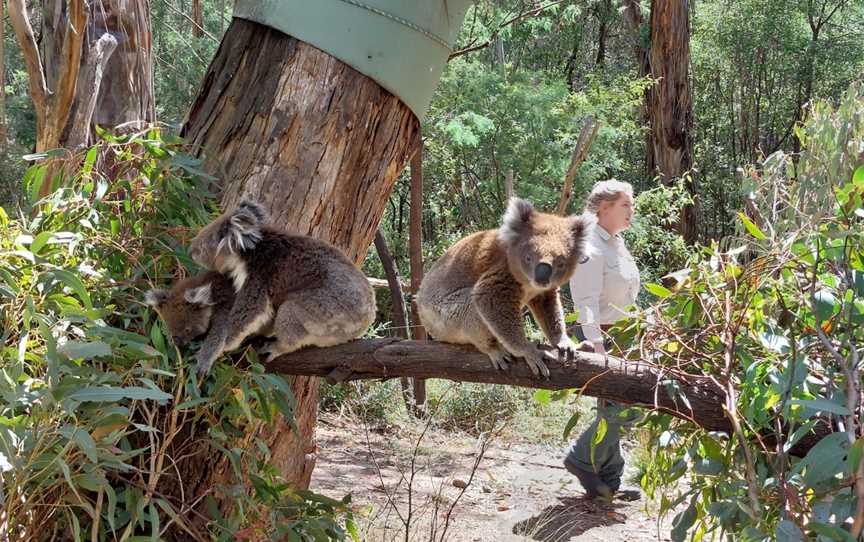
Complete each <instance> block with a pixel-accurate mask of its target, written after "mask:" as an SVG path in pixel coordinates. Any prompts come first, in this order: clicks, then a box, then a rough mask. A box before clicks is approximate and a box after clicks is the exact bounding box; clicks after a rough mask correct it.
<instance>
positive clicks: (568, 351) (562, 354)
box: [555, 337, 580, 361]
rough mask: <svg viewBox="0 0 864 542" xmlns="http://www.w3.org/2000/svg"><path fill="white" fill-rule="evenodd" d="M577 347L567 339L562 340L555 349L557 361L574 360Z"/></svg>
mask: <svg viewBox="0 0 864 542" xmlns="http://www.w3.org/2000/svg"><path fill="white" fill-rule="evenodd" d="M579 346H580V345H577V344H576V343H574V342H573V341H572V340H571V339H570V338H569V337H567V338H564V339H562V340H561V342H559V343H558V345H557V346H556V347H555V348H557V349H558V359H559V360H562V361H573V360H574V359H576V352H578V351H579Z"/></svg>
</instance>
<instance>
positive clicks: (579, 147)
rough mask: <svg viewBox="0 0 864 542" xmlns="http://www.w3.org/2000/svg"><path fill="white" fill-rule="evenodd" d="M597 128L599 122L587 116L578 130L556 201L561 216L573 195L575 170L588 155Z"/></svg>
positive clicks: (598, 127)
mask: <svg viewBox="0 0 864 542" xmlns="http://www.w3.org/2000/svg"><path fill="white" fill-rule="evenodd" d="M599 130H600V123H599V122H598V121H596V120H594V119H593V118H590V117H589V118H588V120H586V121H585V125H584V126H582V130H581V131H580V132H579V140H578V141H577V142H576V148H574V149H573V156H572V157H571V158H570V167H568V168H567V174H566V175H564V186H563V187H562V188H561V199H560V200H559V201H558V210H557V213H558V214H559V215H561V216H563V215H564V214H565V213H566V212H567V204H569V203H570V199H571V198H572V197H573V179H574V178H576V171H578V170H579V166H581V165H582V162H584V161H585V157H586V156H588V151H589V150H590V149H591V144H592V143H594V138H596V137H597V132H598V131H599Z"/></svg>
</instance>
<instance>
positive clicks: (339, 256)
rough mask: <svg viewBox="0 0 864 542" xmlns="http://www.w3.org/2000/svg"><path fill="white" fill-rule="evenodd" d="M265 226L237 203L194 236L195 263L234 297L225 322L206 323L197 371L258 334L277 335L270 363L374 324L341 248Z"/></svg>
mask: <svg viewBox="0 0 864 542" xmlns="http://www.w3.org/2000/svg"><path fill="white" fill-rule="evenodd" d="M268 221H269V218H268V216H267V213H266V212H265V211H264V209H263V208H262V207H261V206H260V205H258V204H257V203H254V202H250V201H242V202H241V203H240V205H239V206H238V207H237V208H236V209H234V210H232V211H229V212H226V213H224V214H222V215H220V216H219V217H218V218H216V220H214V221H213V222H211V223H210V224H208V225H207V226H205V227H204V228H202V229H201V231H200V232H199V233H198V235H196V236H195V238H194V239H192V242H191V244H190V254H191V256H192V259H193V260H195V262H196V263H198V264H199V265H201V266H202V267H205V268H207V269H210V270H212V271H216V272H218V273H222V274H224V275H227V276H228V277H229V278H230V280H231V284H232V286H233V290H234V295H235V299H234V302H233V303H232V304H231V307H230V310H229V311H227V315H226V316H225V320H224V325H219V326H211V330H210V332H209V333H208V334H207V337H206V338H205V339H204V343H203V345H202V346H201V350H200V351H199V353H198V361H197V365H198V372H199V373H202V374H203V373H206V372H207V371H208V370H209V369H210V366H211V365H212V364H213V362H214V361H215V360H216V358H217V357H219V355H220V354H221V353H222V352H224V351H227V350H234V349H235V348H237V346H239V345H240V344H241V342H242V341H243V339H244V338H245V337H247V336H250V335H256V334H261V333H262V332H263V330H266V331H269V332H270V333H271V334H272V335H273V336H275V338H276V340H275V341H273V342H271V343H270V344H269V345H267V346H265V347H264V349H262V350H261V353H262V354H265V355H269V356H270V357H271V359H272V358H274V357H276V356H279V355H282V354H286V353H288V352H293V351H295V350H299V349H300V348H302V347H304V346H334V345H337V344H341V343H345V342H348V341H350V340H351V339H354V338H356V337H358V336H360V335H361V334H363V332H364V331H366V329H367V328H368V327H369V326H370V325H371V324H372V322H373V321H374V320H375V293H374V292H373V291H372V287H371V286H370V285H369V281H368V280H367V279H366V276H365V275H363V273H362V272H360V270H359V269H357V267H355V266H354V264H353V263H352V262H351V261H350V260H349V259H348V258H347V257H346V256H345V255H344V254H343V253H342V252H341V251H340V250H339V249H337V248H336V247H334V246H333V245H331V244H329V243H326V242H324V241H321V240H318V239H314V238H312V237H308V236H305V235H292V234H289V233H287V232H284V231H280V230H278V229H276V228H274V227H272V226H270V225H268Z"/></svg>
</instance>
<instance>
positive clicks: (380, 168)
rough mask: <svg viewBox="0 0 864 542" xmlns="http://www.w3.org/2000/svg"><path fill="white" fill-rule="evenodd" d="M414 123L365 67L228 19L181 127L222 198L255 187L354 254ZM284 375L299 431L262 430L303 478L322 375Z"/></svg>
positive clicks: (289, 473)
mask: <svg viewBox="0 0 864 542" xmlns="http://www.w3.org/2000/svg"><path fill="white" fill-rule="evenodd" d="M418 130H419V122H418V121H417V118H416V117H415V116H414V114H413V113H412V112H411V111H410V109H408V107H407V106H405V105H404V104H403V103H402V102H401V101H400V100H399V99H398V98H396V97H395V96H393V95H392V94H390V93H389V92H387V91H385V90H383V89H382V88H381V87H380V86H379V85H377V84H376V83H375V82H374V81H372V80H371V79H369V78H368V77H366V76H364V75H362V74H360V73H358V72H357V71H355V70H354V69H352V68H351V67H349V66H347V65H345V64H343V63H342V62H340V61H338V60H336V59H335V58H333V57H331V56H329V55H327V54H326V53H324V52H322V51H320V50H318V49H315V48H314V47H312V46H310V45H307V44H305V43H303V42H300V41H298V40H296V39H294V38H292V37H290V36H286V35H285V34H282V33H280V32H278V31H275V30H272V29H269V28H266V27H264V26H261V25H258V24H255V23H252V22H249V21H244V20H240V19H234V20H233V21H232V23H231V26H230V27H229V28H228V30H227V32H226V33H225V37H224V38H223V40H222V44H221V46H220V48H219V50H218V51H217V53H216V56H215V58H214V59H213V61H212V63H211V64H210V67H209V69H208V70H207V73H206V75H205V77H204V80H203V83H202V86H201V89H200V91H199V94H198V96H197V98H196V99H195V101H194V103H193V105H192V108H191V110H190V112H189V116H188V119H187V121H186V125H185V127H184V128H183V135H184V136H185V137H186V139H187V141H189V142H190V143H191V144H192V145H193V148H194V149H195V152H197V153H199V154H202V155H204V156H205V157H206V161H205V168H206V169H207V170H208V171H210V172H211V173H213V174H214V175H216V176H217V177H219V178H220V179H221V180H222V185H221V189H222V202H223V204H224V205H225V206H228V207H230V206H231V205H233V204H236V203H237V202H238V200H239V199H240V198H241V197H249V198H253V199H257V200H258V201H260V202H261V203H262V204H263V205H264V206H265V207H267V208H268V209H269V211H270V213H271V215H272V217H273V219H274V221H275V223H276V224H277V225H278V226H281V227H283V228H286V229H288V230H290V231H294V232H298V233H302V234H309V235H312V236H315V237H318V238H320V239H325V240H327V241H329V242H331V243H333V244H335V245H336V246H338V247H339V248H340V249H342V250H343V251H344V252H345V253H346V254H347V255H348V257H349V258H351V259H352V260H353V261H354V262H355V263H356V264H357V265H358V266H359V265H360V263H361V262H362V261H363V258H364V256H365V254H366V251H367V249H368V248H369V245H370V243H371V242H372V239H373V237H374V236H375V231H376V230H377V228H378V223H379V221H380V219H381V216H382V214H383V212H384V206H385V205H386V202H387V197H388V195H389V193H390V189H391V187H392V186H393V183H394V182H395V181H396V178H397V176H398V175H399V172H400V171H401V170H402V167H403V166H404V165H405V162H406V161H407V160H408V157H409V153H410V151H411V145H412V143H413V142H414V140H415V137H416V135H417V132H418ZM292 387H293V389H294V394H295V396H296V399H297V403H298V404H297V411H296V416H295V421H296V424H297V429H298V431H297V432H296V433H295V432H293V431H290V429H289V428H288V425H287V424H286V423H285V422H284V421H279V422H278V423H276V424H275V426H274V427H270V428H268V429H267V431H266V434H263V435H261V436H262V437H263V438H264V439H265V440H267V441H268V444H269V445H270V447H271V450H272V453H273V462H274V463H275V464H276V465H277V466H278V467H279V469H280V470H281V472H282V474H283V476H284V477H285V479H286V480H287V481H288V482H289V483H290V484H292V485H293V486H294V487H298V488H302V487H306V486H308V484H309V479H310V476H311V473H312V468H313V466H314V464H315V453H316V450H315V442H314V430H315V423H316V417H317V409H318V379H317V378H310V377H297V378H294V379H293V381H292ZM204 457H206V456H204ZM197 460H198V461H201V460H202V456H199V457H198V459H197ZM207 468H208V469H209V471H210V474H209V475H208V474H207V473H204V474H203V475H202V476H203V479H202V481H201V487H206V486H207V484H210V483H212V481H213V480H214V479H218V471H219V468H220V466H219V465H208V466H207Z"/></svg>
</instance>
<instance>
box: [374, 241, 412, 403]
mask: <svg viewBox="0 0 864 542" xmlns="http://www.w3.org/2000/svg"><path fill="white" fill-rule="evenodd" d="M375 250H376V251H377V252H378V259H379V260H381V266H382V267H383V268H384V276H386V277H387V285H388V286H389V287H390V303H391V314H392V315H393V318H392V320H393V326H394V327H393V332H394V333H393V334H394V335H395V336H396V337H401V338H403V339H410V338H411V335H410V334H409V332H408V329H409V327H408V311H406V310H405V294H403V293H402V283H401V281H400V280H399V271H398V270H397V269H396V263H395V262H394V261H393V256H392V255H391V254H390V249H389V248H388V247H387V238H386V237H384V234H383V233H381V230H380V229H379V230H378V231H377V232H375ZM411 380H412V379H411V378H408V377H407V376H404V377H402V378H400V379H399V385H400V387H401V389H402V401H404V402H405V410H407V411H408V412H409V413H411V414H412V415H414V416H418V414H419V413H420V411H419V408H418V406H419V405H418V403H417V400H416V399H415V398H414V390H413V387H412V384H411Z"/></svg>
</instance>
